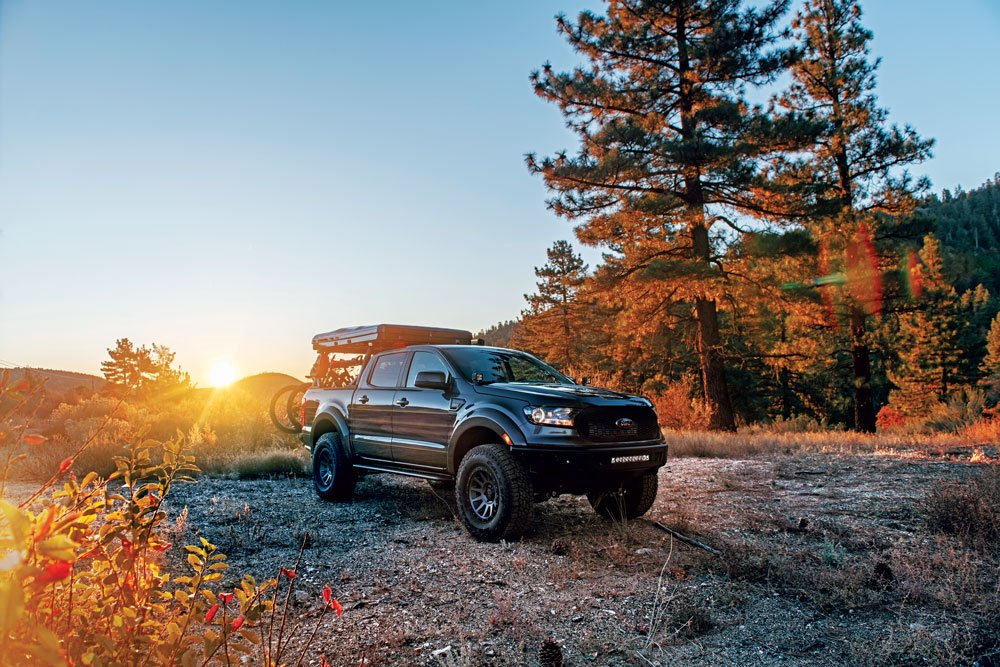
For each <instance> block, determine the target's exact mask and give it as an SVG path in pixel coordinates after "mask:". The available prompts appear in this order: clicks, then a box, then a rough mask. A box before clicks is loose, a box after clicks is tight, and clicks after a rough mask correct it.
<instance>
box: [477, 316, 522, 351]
mask: <svg viewBox="0 0 1000 667" xmlns="http://www.w3.org/2000/svg"><path fill="white" fill-rule="evenodd" d="M518 326H520V322H519V321H518V320H509V321H507V322H498V323H497V324H494V325H493V326H491V327H490V328H488V329H483V330H482V331H480V332H479V333H477V334H476V338H482V339H483V340H484V341H486V344H487V345H492V346H495V347H510V341H511V338H512V337H513V336H514V332H515V331H516V330H517V327H518Z"/></svg>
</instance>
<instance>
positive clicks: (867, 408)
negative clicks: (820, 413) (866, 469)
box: [851, 305, 875, 433]
mask: <svg viewBox="0 0 1000 667" xmlns="http://www.w3.org/2000/svg"><path fill="white" fill-rule="evenodd" d="M865 319H866V317H865V312H864V311H863V310H862V309H861V306H858V305H853V306H851V356H852V357H853V359H854V428H855V430H857V431H861V432H863V433H874V432H875V403H874V401H873V400H872V364H871V352H870V351H869V349H868V342H867V341H866V340H865Z"/></svg>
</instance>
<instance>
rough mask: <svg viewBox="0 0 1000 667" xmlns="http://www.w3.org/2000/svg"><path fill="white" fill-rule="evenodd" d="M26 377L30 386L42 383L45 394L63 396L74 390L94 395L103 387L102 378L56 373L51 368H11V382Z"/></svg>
mask: <svg viewBox="0 0 1000 667" xmlns="http://www.w3.org/2000/svg"><path fill="white" fill-rule="evenodd" d="M25 375H27V377H28V379H29V380H30V381H31V383H32V385H33V386H35V385H37V384H41V383H44V386H45V393H46V394H61V395H65V394H68V393H70V392H72V391H74V390H79V391H81V392H83V393H88V394H90V393H94V392H96V391H100V390H101V388H102V387H104V378H101V377H98V376H96V375H88V374H86V373H74V372H73V371H57V370H53V369H51V368H11V369H10V379H11V382H17V381H19V380H20V379H21V378H22V377H24V376H25Z"/></svg>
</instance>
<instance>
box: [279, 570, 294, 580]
mask: <svg viewBox="0 0 1000 667" xmlns="http://www.w3.org/2000/svg"><path fill="white" fill-rule="evenodd" d="M281 573H282V574H283V575H285V576H286V577H288V578H289V579H294V578H295V570H289V569H286V568H285V567H282V568H281Z"/></svg>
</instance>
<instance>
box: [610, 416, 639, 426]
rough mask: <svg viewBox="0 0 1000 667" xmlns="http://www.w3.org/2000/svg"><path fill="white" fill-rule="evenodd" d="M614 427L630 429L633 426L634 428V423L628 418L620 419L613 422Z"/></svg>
mask: <svg viewBox="0 0 1000 667" xmlns="http://www.w3.org/2000/svg"><path fill="white" fill-rule="evenodd" d="M615 426H617V427H618V428H632V427H633V426H635V422H634V421H633V420H631V419H629V418H628V417H622V418H621V419H619V420H618V421H616V422H615Z"/></svg>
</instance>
